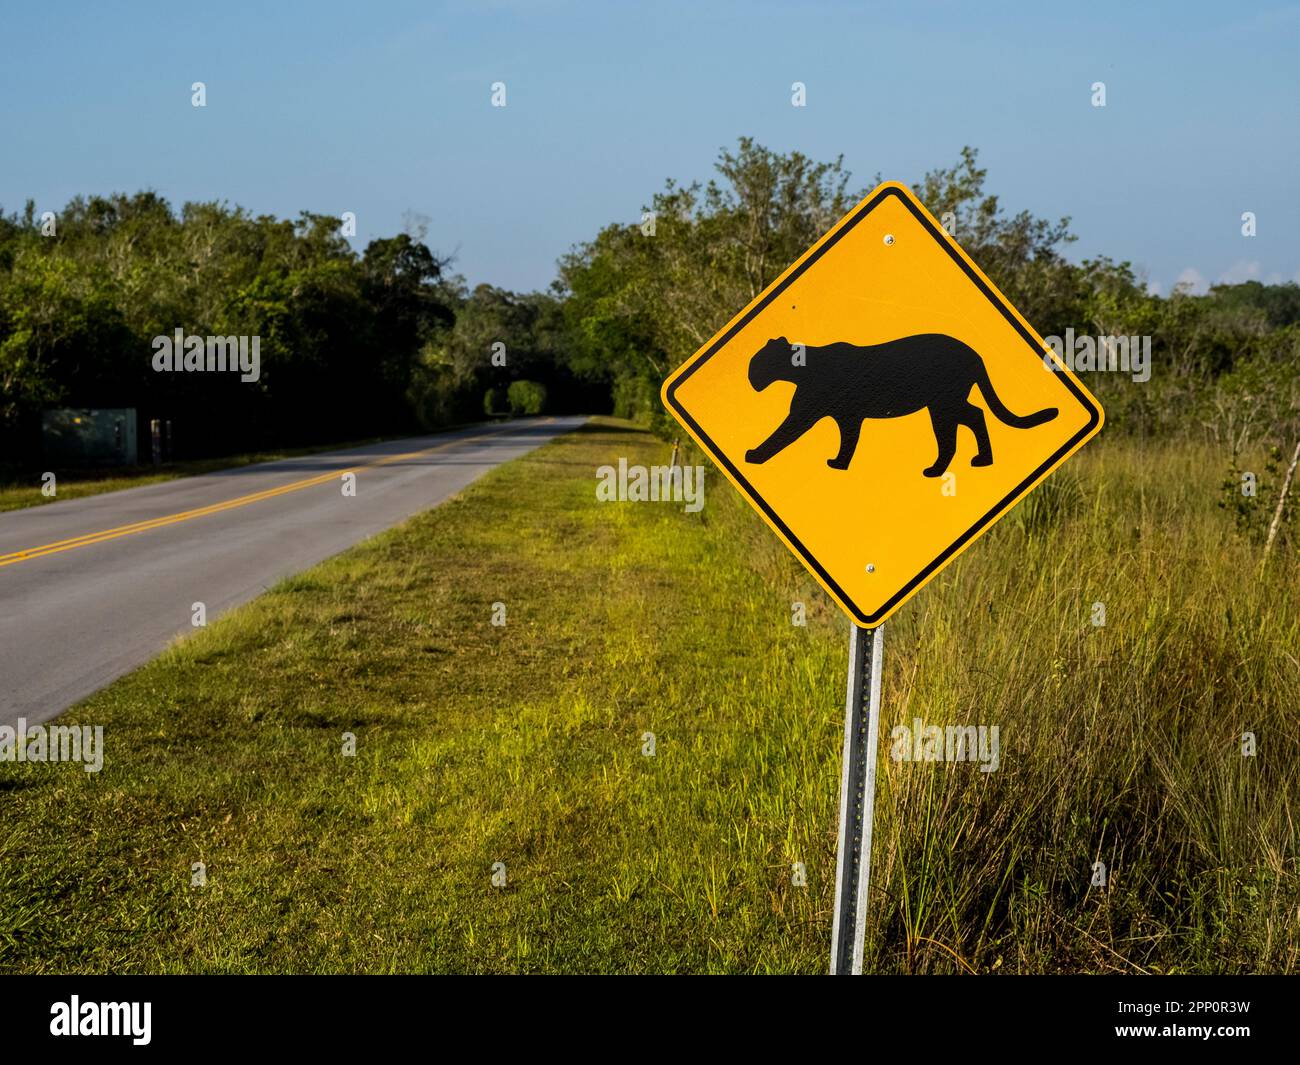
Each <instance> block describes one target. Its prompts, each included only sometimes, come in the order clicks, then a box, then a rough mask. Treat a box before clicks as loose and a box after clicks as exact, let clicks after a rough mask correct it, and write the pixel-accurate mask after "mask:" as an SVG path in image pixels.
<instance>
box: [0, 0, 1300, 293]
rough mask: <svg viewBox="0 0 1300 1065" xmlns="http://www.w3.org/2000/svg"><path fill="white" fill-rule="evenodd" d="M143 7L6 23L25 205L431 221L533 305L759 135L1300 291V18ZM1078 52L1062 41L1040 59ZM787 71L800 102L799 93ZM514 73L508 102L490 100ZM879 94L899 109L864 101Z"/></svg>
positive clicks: (536, 7)
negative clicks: (561, 273)
mask: <svg viewBox="0 0 1300 1065" xmlns="http://www.w3.org/2000/svg"><path fill="white" fill-rule="evenodd" d="M146 6H147V7H148V8H149V9H150V10H151V11H152V17H149V18H146V19H140V18H132V19H130V20H127V19H120V18H117V17H116V16H115V15H114V14H113V13H111V12H108V11H100V10H96V9H95V8H93V7H91V6H90V5H86V4H81V3H76V4H71V5H67V6H66V7H65V11H71V12H74V13H75V15H74V16H73V17H71V18H68V19H67V20H66V21H65V23H64V24H62V25H60V27H59V28H58V30H57V31H56V32H54V33H51V32H50V31H49V30H48V27H47V26H46V25H45V24H44V20H46V19H47V16H46V15H45V14H44V13H42V14H40V15H37V14H35V13H31V12H26V11H24V12H19V13H16V14H12V15H11V16H10V21H11V25H12V31H13V32H12V33H11V35H10V40H11V41H21V42H23V44H24V48H23V50H21V51H15V52H14V53H13V54H11V55H10V56H9V62H8V63H7V64H6V65H5V68H4V70H3V71H2V72H0V88H3V89H4V90H7V93H6V94H7V95H8V96H9V97H10V98H16V97H17V98H26V99H35V100H39V101H40V106H39V107H38V108H37V109H35V110H31V109H28V110H23V111H19V110H18V109H13V108H11V109H9V110H7V111H6V112H5V115H4V118H3V122H4V125H3V127H0V131H2V132H3V134H4V136H5V139H6V143H8V144H9V145H10V146H11V157H10V159H9V164H8V165H7V166H6V167H5V168H4V169H3V171H0V206H2V207H3V210H4V211H5V212H13V211H16V210H19V209H21V207H22V205H23V204H24V202H25V201H26V200H28V199H31V200H34V201H35V202H36V209H37V212H38V214H39V213H40V212H41V211H45V210H53V211H56V212H57V211H59V210H61V209H62V208H63V207H64V206H65V205H66V204H67V202H68V201H69V200H70V199H71V198H72V197H73V196H76V195H83V196H86V197H90V196H96V195H99V196H107V195H111V194H113V193H124V194H127V195H131V194H133V193H136V192H139V191H145V190H152V191H156V192H157V193H158V195H160V196H162V197H163V198H164V199H166V200H167V201H168V202H169V203H170V204H171V205H172V207H173V208H174V209H179V208H180V207H181V205H183V204H184V203H185V202H209V201H216V202H224V203H226V204H228V205H230V206H239V207H243V208H244V209H246V210H248V211H249V212H250V213H251V214H253V215H255V216H257V215H274V216H276V217H280V218H295V217H297V216H298V215H299V214H300V213H301V212H303V211H312V212H318V213H322V214H331V215H341V214H342V213H343V212H345V211H353V212H355V213H356V215H357V235H356V237H355V238H353V240H352V243H353V246H354V247H355V248H357V249H358V250H360V249H361V248H364V247H365V245H366V243H368V241H369V240H371V239H374V238H377V237H381V236H389V235H392V234H394V233H397V232H400V231H403V230H408V231H409V230H411V229H412V228H414V229H417V230H418V228H419V226H420V225H421V224H427V227H428V230H427V237H426V238H425V239H426V242H427V243H428V244H429V246H430V248H431V249H432V250H433V251H434V252H435V253H436V254H438V255H440V256H451V257H452V260H453V261H452V263H451V265H450V268H449V269H450V272H452V273H456V274H460V275H462V276H464V278H465V280H466V282H467V283H468V284H469V285H470V286H471V287H473V286H475V285H477V284H480V283H483V282H486V283H489V284H492V285H495V286H498V287H502V288H506V289H510V290H513V291H540V290H545V289H546V288H547V287H548V286H549V285H550V283H551V282H552V281H553V280H554V279H555V276H556V269H555V264H556V261H557V260H558V259H559V257H560V256H562V255H563V254H565V253H566V252H567V251H568V250H569V249H570V248H572V247H573V246H575V245H577V244H580V243H582V242H584V241H587V240H590V239H592V238H593V237H594V236H595V235H596V233H597V232H598V231H599V230H600V229H601V228H602V227H604V226H606V225H608V224H611V223H614V222H624V223H634V222H636V221H637V220H638V219H639V216H640V211H641V209H642V208H643V207H644V206H646V205H647V204H648V203H649V201H650V199H651V197H652V196H653V195H654V193H656V192H657V191H659V190H660V189H662V187H663V185H664V183H665V181H666V180H668V179H670V178H671V179H674V180H677V181H678V182H682V183H688V182H691V181H695V180H701V181H707V180H708V179H709V178H710V177H711V176H712V174H713V162H714V160H715V159H716V157H717V154H718V152H719V150H721V149H723V148H728V147H732V146H734V145H735V143H736V141H737V139H738V138H739V137H740V136H741V135H749V136H753V137H754V138H755V139H756V140H757V141H758V142H759V143H762V144H764V145H766V146H767V147H769V148H771V149H773V150H774V151H778V152H789V151H796V150H797V151H801V152H803V153H804V154H805V155H807V156H808V157H810V158H811V159H813V160H817V161H823V160H832V159H834V158H835V157H836V156H837V155H840V154H843V156H844V160H845V165H846V167H847V168H848V169H849V170H850V171H851V172H852V175H853V179H852V182H851V186H850V187H851V188H853V189H855V190H856V189H862V190H866V189H868V188H869V187H870V186H871V185H872V184H873V180H872V177H873V175H875V174H876V173H877V171H879V173H880V174H881V176H882V178H883V179H886V180H899V181H902V182H904V183H907V184H915V183H916V182H917V181H918V180H919V179H920V177H921V176H922V174H923V173H924V172H926V171H928V170H931V169H934V168H938V167H946V166H951V165H953V164H954V163H955V162H956V161H957V158H958V155H959V153H960V150H961V148H962V147H963V145H966V144H969V145H971V146H972V147H974V148H976V149H978V150H979V152H980V165H981V166H982V167H985V168H986V169H987V170H988V177H987V181H986V187H987V189H988V191H990V192H992V193H994V194H996V195H997V196H998V197H999V199H1000V202H1001V203H1002V205H1003V207H1004V208H1005V209H1006V210H1007V211H1008V212H1010V213H1016V212H1019V211H1021V210H1028V211H1030V212H1032V213H1033V214H1035V215H1037V216H1039V217H1044V218H1049V219H1056V218H1058V217H1062V216H1068V217H1070V218H1071V231H1072V232H1073V233H1074V234H1075V235H1076V236H1077V238H1078V240H1077V241H1076V242H1075V243H1074V244H1073V245H1071V246H1070V248H1069V249H1068V252H1067V254H1068V257H1069V258H1070V259H1071V260H1072V261H1076V262H1077V261H1081V260H1082V259H1085V258H1093V257H1096V256H1100V255H1106V256H1109V257H1110V258H1112V259H1115V260H1117V261H1128V262H1130V263H1132V264H1133V266H1134V268H1135V269H1136V270H1137V272H1138V273H1139V276H1142V277H1144V278H1145V279H1146V280H1147V281H1148V283H1149V284H1150V286H1151V288H1152V290H1153V291H1156V292H1158V293H1160V294H1162V295H1167V294H1168V293H1169V292H1170V291H1171V289H1172V288H1173V286H1174V285H1175V284H1176V283H1178V282H1179V281H1183V282H1186V283H1188V284H1189V285H1190V286H1191V288H1192V290H1193V291H1204V289H1205V288H1206V287H1207V286H1208V285H1211V284H1215V283H1238V282H1242V281H1247V280H1258V281H1261V282H1264V283H1270V284H1277V283H1284V282H1294V281H1297V280H1300V255H1298V254H1297V253H1296V252H1295V251H1294V250H1293V249H1294V246H1295V245H1296V243H1297V238H1300V208H1297V206H1296V204H1295V202H1294V199H1293V197H1291V196H1290V195H1289V191H1290V190H1289V187H1288V185H1289V182H1288V177H1289V175H1290V174H1291V173H1293V172H1294V171H1295V169H1296V164H1297V163H1300V159H1297V155H1298V154H1300V151H1298V149H1297V146H1296V143H1295V138H1294V137H1293V136H1288V134H1290V133H1291V132H1292V130H1293V125H1294V119H1293V111H1294V108H1293V104H1294V101H1295V99H1296V98H1297V92H1296V90H1297V89H1298V88H1300V71H1298V70H1297V68H1296V65H1295V64H1294V63H1292V62H1291V57H1292V56H1294V55H1295V54H1297V48H1296V46H1297V44H1300V41H1298V40H1297V38H1298V37H1300V7H1296V6H1278V7H1272V8H1269V9H1267V10H1261V11H1256V12H1252V13H1246V14H1237V13H1236V12H1230V13H1226V14H1225V13H1222V12H1220V11H1219V10H1217V9H1215V8H1213V7H1211V6H1210V5H1208V4H1204V3H1198V4H1193V5H1188V6H1186V7H1181V8H1179V9H1178V14H1177V18H1178V24H1177V25H1169V24H1168V20H1167V17H1166V15H1165V14H1164V13H1163V12H1160V11H1153V10H1151V11H1149V10H1134V9H1132V8H1127V7H1126V8H1122V9H1121V8H1120V6H1119V5H1117V4H1110V3H1107V4H1103V5H1100V6H1099V7H1097V8H1096V9H1095V10H1091V11H1086V12H1080V11H1071V12H1062V13H1057V12H1043V11H1041V10H1038V9H1033V8H1029V7H1028V6H1027V5H1021V4H1017V5H1013V6H1009V7H1007V8H1005V9H1003V10H1002V12H1001V15H1000V17H999V19H998V25H996V26H993V25H991V24H990V22H989V20H988V18H987V16H986V15H985V13H982V12H980V13H976V12H971V11H966V10H963V9H962V8H961V7H960V6H959V5H954V4H951V3H942V2H939V3H930V4H926V5H924V10H925V12H926V13H927V14H929V15H930V16H932V17H933V20H934V21H933V26H932V28H928V29H927V30H926V31H924V32H921V31H917V30H916V29H915V28H913V27H914V22H913V21H912V20H914V18H915V12H916V7H915V5H898V4H892V3H890V4H883V5H878V6H877V7H875V8H874V9H872V10H871V11H854V10H852V9H849V8H848V7H846V5H844V4H841V3H834V2H828V3H822V4H818V5H815V6H813V7H805V8H801V9H800V11H799V12H797V13H795V12H786V11H782V10H780V9H778V8H775V7H773V6H772V5H767V4H763V5H758V6H756V7H752V6H751V7H746V6H741V5H737V4H734V3H724V4H718V5H714V6H711V7H709V8H707V9H701V8H699V7H689V8H688V7H686V6H685V5H681V4H671V5H668V6H667V7H661V8H657V9H656V12H655V14H656V16H657V17H656V20H655V22H654V23H652V24H649V25H646V24H643V22H642V19H641V16H640V15H639V13H638V12H636V11H635V10H632V9H624V8H620V9H616V10H610V9H604V8H598V7H593V6H591V5H588V4H582V3H574V2H567V0H547V2H544V3H539V4H528V5H525V4H518V3H512V2H506V3H501V4H495V5H491V6H489V7H482V6H477V7H476V6H473V5H469V4H464V3H446V4H441V5H438V6H437V7H436V8H434V9H433V10H432V11H427V10H424V9H422V8H421V7H420V6H419V5H415V4H411V3H406V2H403V3H397V4H391V5H388V6H386V7H385V8H384V9H383V10H382V11H379V12H369V11H368V12H367V13H366V14H365V16H361V15H358V14H356V13H353V12H348V11H346V10H345V9H344V8H343V6H342V5H340V4H337V3H333V4H330V5H319V6H312V7H311V8H305V7H304V6H302V5H295V6H292V7H288V8H280V9H274V10H264V9H262V8H258V9H257V17H258V19H259V20H260V24H261V25H262V27H263V28H262V29H261V30H260V31H259V32H258V33H257V34H256V35H252V36H249V35H247V34H242V35H241V34H238V33H233V34H232V33H231V32H230V28H231V27H232V26H235V25H238V24H239V23H240V21H241V19H243V16H244V15H245V14H246V13H247V12H249V11H251V10H253V8H252V6H251V5H247V4H235V5H231V6H228V7H224V8H222V9H220V10H213V11H199V12H192V11H187V12H185V13H183V15H179V16H178V15H177V14H176V13H175V12H172V11H169V10H167V9H166V8H164V7H162V6H161V5H146ZM138 10H139V9H137V11H138ZM305 12H309V15H308V17H307V18H304V17H303V16H304V13H305ZM832 29H833V30H834V32H833V33H831V32H830V30H832ZM1058 39H1060V40H1063V41H1065V42H1066V43H1067V46H1068V47H1067V49H1066V51H1064V52H1061V53H1057V52H1053V51H1050V50H1044V49H1043V48H1042V46H1041V44H1042V41H1044V40H1049V41H1053V40H1058ZM286 42H292V43H286ZM719 42H725V44H724V43H719ZM776 54H780V55H782V58H781V60H780V61H771V60H769V59H766V58H763V59H760V60H755V58H754V57H767V56H772V55H776ZM863 55H869V56H870V57H871V59H872V62H871V63H869V64H865V65H864V64H863V63H862V56H863ZM124 57H129V58H130V62H129V66H130V69H131V77H130V78H129V79H123V78H122V76H121V70H122V67H123V60H124ZM159 57H162V58H159ZM990 57H992V61H991V59H990ZM1005 57H1014V58H1015V62H1014V63H1008V62H1006V61H1005ZM922 60H923V61H922ZM68 71H73V72H75V73H73V74H72V75H69V74H68ZM1207 71H1212V72H1213V73H1212V74H1206V73H1205V72H1207ZM196 81H202V82H204V85H205V91H206V106H204V107H201V108H200V107H193V106H192V105H191V95H192V91H191V86H192V85H193V83H194V82H196ZM795 81H801V82H803V83H804V84H805V85H806V106H803V107H794V106H792V104H791V95H792V94H791V86H792V85H793V83H794V82H795ZM1097 81H1102V82H1104V83H1105V85H1106V104H1105V106H1104V107H1094V106H1093V104H1092V97H1093V92H1092V88H1091V87H1092V85H1093V84H1094V83H1095V82H1097ZM496 82H504V84H505V86H506V93H507V95H506V106H505V107H493V106H492V103H491V94H492V86H493V84H494V83H496ZM881 99H886V100H894V99H900V100H901V99H905V100H907V101H908V106H907V107H898V106H896V105H892V106H889V107H888V108H880V107H875V108H873V106H872V105H873V103H875V102H876V101H879V100H881ZM864 114H865V115H866V116H868V121H867V129H866V130H865V131H864V130H863V116H864ZM1189 130H1191V131H1193V132H1194V135H1190V134H1189ZM1213 145H1228V146H1230V147H1231V151H1223V150H1217V151H1211V150H1207V146H1213ZM302 160H309V161H310V162H308V163H306V164H303V163H302ZM1117 160H1118V161H1120V165H1119V166H1118V167H1116V166H1115V161H1117ZM1043 162H1046V163H1048V164H1049V166H1052V165H1054V164H1058V163H1060V162H1065V163H1071V162H1077V163H1082V165H1067V166H1059V165H1056V166H1055V169H1054V170H1052V171H1050V172H1044V170H1043V168H1042V167H1041V165H1039V164H1041V163H1043ZM1115 171H1118V172H1115ZM1247 211H1249V212H1252V213H1253V214H1254V216H1255V218H1256V224H1257V235H1255V236H1253V237H1247V236H1243V234H1242V231H1241V230H1242V217H1241V216H1242V214H1243V213H1244V212H1247Z"/></svg>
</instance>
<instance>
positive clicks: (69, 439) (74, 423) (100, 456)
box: [41, 407, 138, 466]
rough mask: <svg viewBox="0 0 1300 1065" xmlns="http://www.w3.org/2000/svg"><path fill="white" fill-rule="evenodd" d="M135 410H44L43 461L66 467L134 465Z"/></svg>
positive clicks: (42, 419)
mask: <svg viewBox="0 0 1300 1065" xmlns="http://www.w3.org/2000/svg"><path fill="white" fill-rule="evenodd" d="M135 423H136V416H135V408H134V407H120V408H117V409H113V410H76V409H62V410H47V411H45V413H44V414H43V415H42V416H41V435H42V437H43V439H44V445H45V458H46V460H47V461H48V462H51V463H60V464H62V465H66V466H134V465H135V464H136V462H137V460H138V454H137V452H136V439H135Z"/></svg>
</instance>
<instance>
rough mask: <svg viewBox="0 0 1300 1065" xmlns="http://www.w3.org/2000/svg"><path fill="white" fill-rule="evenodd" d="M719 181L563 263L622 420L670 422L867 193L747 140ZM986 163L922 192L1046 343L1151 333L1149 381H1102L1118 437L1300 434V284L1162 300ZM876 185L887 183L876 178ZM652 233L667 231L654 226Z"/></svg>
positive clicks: (576, 328) (585, 357) (1251, 439)
mask: <svg viewBox="0 0 1300 1065" xmlns="http://www.w3.org/2000/svg"><path fill="white" fill-rule="evenodd" d="M717 171H718V177H717V178H716V179H714V180H713V181H710V182H709V183H707V184H704V185H701V184H700V183H695V184H691V185H681V184H678V183H676V182H673V181H669V182H668V184H667V185H666V187H665V189H664V191H662V192H661V193H659V194H658V195H656V196H655V197H654V198H653V200H652V201H651V203H650V205H649V207H648V208H647V212H646V217H647V221H646V222H643V223H641V224H639V225H637V224H626V225H610V226H607V227H605V228H604V229H602V230H601V231H600V233H599V234H598V235H597V236H596V237H595V239H593V240H592V241H590V242H588V243H586V244H583V245H581V246H579V247H578V248H576V249H574V251H573V252H572V253H571V254H570V255H568V256H567V257H566V258H565V259H564V260H563V261H562V263H561V267H560V289H561V291H562V293H563V294H564V295H565V296H566V297H567V298H566V299H565V304H564V307H565V316H566V318H567V320H568V321H569V323H570V325H571V330H572V342H573V343H574V345H575V352H576V354H575V358H576V359H577V360H579V361H581V362H583V363H585V364H588V365H596V364H599V365H601V366H603V367H604V368H605V371H606V372H607V373H609V374H610V375H611V376H612V377H613V380H614V398H615V413H617V414H620V415H623V416H628V417H635V418H638V419H639V420H641V421H642V422H644V423H646V424H652V425H656V427H660V428H662V427H664V426H665V424H666V423H665V421H664V418H665V416H664V414H663V412H662V409H661V407H660V404H659V401H658V385H659V383H660V382H661V381H662V380H663V378H664V377H665V376H666V375H667V372H668V371H669V370H670V369H672V368H673V367H675V366H677V365H678V364H680V363H681V362H682V361H683V360H684V359H685V358H687V357H688V356H689V355H690V354H691V353H692V352H693V351H694V350H695V349H696V348H697V347H699V346H700V345H702V344H703V343H704V342H705V341H707V340H708V339H709V338H710V337H711V336H712V335H713V333H714V331H715V330H717V329H718V328H720V327H721V326H722V325H724V324H725V323H726V322H727V321H728V320H730V318H731V317H732V315H734V314H735V312H736V311H738V310H739V309H740V308H741V307H743V306H745V304H746V303H748V302H749V300H751V299H752V298H753V297H754V296H756V295H757V294H758V293H759V292H760V291H762V289H763V288H764V287H765V286H767V285H768V284H770V283H771V282H772V281H773V280H774V279H775V278H776V277H777V275H779V274H780V273H781V271H782V270H784V269H785V267H786V266H788V265H789V264H790V263H791V262H793V261H794V260H795V259H796V258H797V257H798V256H799V255H800V254H801V253H802V252H803V251H804V250H805V249H806V248H807V247H808V246H809V245H810V244H812V243H813V241H815V240H816V239H817V238H818V237H819V236H820V235H821V234H822V233H824V232H825V231H826V229H827V228H829V227H830V225H831V224H833V223H834V222H835V221H836V220H837V219H838V218H839V217H840V216H841V215H842V214H843V213H844V212H845V211H847V210H848V208H849V207H850V206H851V205H852V204H853V203H854V202H856V200H857V199H858V198H860V197H861V196H862V195H865V193H866V191H868V189H863V190H859V191H854V192H852V193H850V192H849V191H848V184H849V174H848V173H847V171H845V169H844V167H843V164H842V162H841V161H840V160H836V161H835V162H833V163H816V162H814V161H812V160H810V159H808V158H807V157H805V156H803V155H801V154H800V153H798V152H792V153H790V154H788V155H778V154H776V153H774V152H771V151H769V150H767V149H765V148H763V147H761V146H759V145H756V144H755V143H753V142H752V141H751V140H748V139H744V138H742V139H741V141H740V143H739V146H738V148H737V149H736V150H735V151H734V152H733V151H723V152H722V153H721V155H720V157H719V160H718V163H717ZM984 179H985V171H984V170H983V169H981V168H980V167H979V166H978V165H977V155H976V152H975V151H974V150H972V149H970V148H967V149H964V150H963V151H962V153H961V158H960V160H959V162H958V163H957V164H956V165H955V166H953V167H950V168H947V169H939V170H934V171H931V172H930V173H928V174H926V175H924V176H923V177H922V179H921V180H920V181H919V182H917V183H916V184H915V185H914V186H913V187H914V188H915V190H916V192H917V194H918V196H920V198H921V200H922V202H924V203H925V204H926V205H927V207H929V209H930V210H931V212H932V213H933V214H934V215H935V216H936V217H939V218H940V219H941V221H944V222H945V223H946V224H947V225H948V228H949V230H950V231H951V232H952V233H953V234H954V236H955V237H956V238H957V240H958V241H959V242H960V243H961V245H962V246H963V247H964V248H965V249H966V251H967V252H968V253H969V254H970V255H971V257H972V258H973V259H974V260H975V262H976V263H978V264H979V266H980V267H981V268H982V269H983V270H984V272H985V273H986V274H988V275H989V276H990V277H991V278H992V279H993V281H994V282H995V283H996V284H997V285H998V286H999V287H1000V288H1001V289H1002V290H1003V291H1004V292H1005V293H1006V294H1007V295H1008V297H1010V299H1011V301H1012V303H1013V304H1014V305H1015V306H1016V307H1017V308H1018V309H1019V310H1020V311H1021V313H1022V314H1024V316H1025V318H1026V319H1027V320H1028V321H1030V322H1031V323H1033V325H1034V326H1035V328H1036V329H1037V330H1038V331H1039V332H1040V333H1041V334H1043V335H1044V336H1051V335H1055V336H1062V337H1063V336H1065V335H1066V330H1067V329H1073V330H1074V331H1075V333H1077V334H1080V335H1083V334H1087V335H1090V336H1094V337H1097V336H1131V335H1132V336H1148V337H1150V338H1151V373H1150V380H1148V381H1141V382H1139V381H1135V380H1134V379H1133V377H1132V375H1125V374H1119V373H1114V372H1101V371H1096V372H1087V371H1084V376H1085V378H1086V379H1087V381H1088V383H1089V385H1090V386H1091V387H1092V388H1093V390H1094V391H1095V392H1096V393H1097V394H1098V395H1099V397H1100V398H1101V399H1102V401H1103V403H1104V405H1105V406H1106V410H1107V415H1108V424H1109V426H1110V430H1111V431H1115V430H1119V431H1130V432H1133V433H1138V434H1142V435H1149V434H1154V433H1159V434H1176V435H1182V434H1184V433H1187V432H1189V431H1190V432H1192V433H1194V434H1196V435H1198V436H1200V435H1205V436H1207V437H1208V438H1210V439H1212V440H1214V441H1216V442H1218V443H1220V444H1224V445H1226V446H1227V447H1228V449H1229V450H1230V451H1231V452H1232V453H1234V454H1235V453H1239V452H1240V451H1241V450H1242V449H1243V448H1245V447H1247V446H1248V445H1251V444H1253V443H1256V442H1275V443H1279V444H1286V443H1287V442H1288V441H1294V440H1295V439H1296V437H1297V435H1298V434H1300V372H1297V371H1298V369H1300V287H1297V286H1296V285H1294V284H1290V285H1279V286H1265V285H1261V284H1259V283H1258V282H1249V283H1247V284H1244V285H1233V286H1216V287H1215V288H1214V289H1213V290H1212V291H1211V292H1210V293H1209V294H1208V295H1204V296H1198V295H1193V294H1191V293H1190V292H1188V291H1186V290H1183V289H1177V290H1175V291H1174V292H1173V293H1172V294H1171V295H1170V296H1168V297H1160V296H1157V295H1153V294H1151V293H1149V292H1148V291H1147V289H1146V286H1145V285H1144V284H1143V283H1142V282H1141V280H1140V279H1139V278H1138V277H1137V276H1136V274H1135V272H1134V270H1133V268H1132V267H1131V266H1130V265H1129V264H1128V263H1116V262H1113V261H1111V260H1109V259H1105V258H1102V259H1097V260H1085V261H1084V262H1082V263H1072V262H1070V261H1069V260H1068V259H1066V258H1065V255H1064V252H1065V249H1066V248H1067V247H1068V246H1069V244H1070V243H1071V242H1072V241H1073V240H1074V239H1075V238H1074V236H1073V235H1072V234H1071V232H1070V228H1069V219H1061V220H1059V221H1056V222H1049V221H1046V220H1044V219H1039V218H1035V217H1033V216H1032V215H1030V214H1029V213H1027V212H1020V213H1019V214H1015V215H1008V214H1007V213H1006V212H1005V211H1004V210H1003V208H1002V206H1001V204H1000V202H999V201H998V198H997V197H996V196H993V195H991V194H989V193H987V192H986V191H985V188H984ZM873 184H874V183H873ZM651 222H652V223H653V224H652V225H651Z"/></svg>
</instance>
